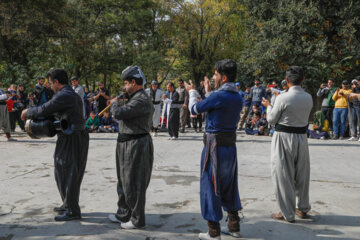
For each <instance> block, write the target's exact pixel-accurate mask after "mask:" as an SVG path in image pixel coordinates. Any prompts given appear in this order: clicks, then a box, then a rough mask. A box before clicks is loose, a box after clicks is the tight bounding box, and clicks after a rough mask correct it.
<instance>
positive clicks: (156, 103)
mask: <svg viewBox="0 0 360 240" xmlns="http://www.w3.org/2000/svg"><path fill="white" fill-rule="evenodd" d="M152 103H153V104H154V105H158V104H160V101H157V102H155V101H153V102H152Z"/></svg>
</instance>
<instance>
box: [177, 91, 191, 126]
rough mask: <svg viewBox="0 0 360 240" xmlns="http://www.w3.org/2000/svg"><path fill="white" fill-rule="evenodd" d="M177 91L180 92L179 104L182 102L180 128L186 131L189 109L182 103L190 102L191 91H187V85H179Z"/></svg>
mask: <svg viewBox="0 0 360 240" xmlns="http://www.w3.org/2000/svg"><path fill="white" fill-rule="evenodd" d="M176 92H177V93H178V94H179V102H178V104H181V106H180V107H179V109H180V128H181V131H182V132H184V131H185V125H186V121H187V118H188V112H189V110H188V109H185V108H184V107H183V106H182V105H184V104H185V105H188V104H189V93H188V92H187V91H186V89H185V87H178V88H177V89H176Z"/></svg>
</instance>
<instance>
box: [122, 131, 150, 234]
mask: <svg viewBox="0 0 360 240" xmlns="http://www.w3.org/2000/svg"><path fill="white" fill-rule="evenodd" d="M153 161H154V147H153V142H152V139H151V136H150V135H147V136H145V137H142V138H138V139H133V140H129V141H125V142H118V143H117V146H116V173H117V178H118V184H117V192H118V197H119V199H118V210H117V213H116V216H117V218H118V219H119V220H120V221H121V222H128V221H129V220H131V221H132V223H133V224H134V225H135V226H136V227H138V228H141V227H144V226H145V202H146V189H147V187H148V185H149V183H150V178H151V172H152V166H153Z"/></svg>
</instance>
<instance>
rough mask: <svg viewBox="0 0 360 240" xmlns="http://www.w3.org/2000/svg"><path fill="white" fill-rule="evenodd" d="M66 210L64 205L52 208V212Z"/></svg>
mask: <svg viewBox="0 0 360 240" xmlns="http://www.w3.org/2000/svg"><path fill="white" fill-rule="evenodd" d="M67 210H68V208H67V207H65V206H64V205H61V206H60V207H54V212H65V211H67Z"/></svg>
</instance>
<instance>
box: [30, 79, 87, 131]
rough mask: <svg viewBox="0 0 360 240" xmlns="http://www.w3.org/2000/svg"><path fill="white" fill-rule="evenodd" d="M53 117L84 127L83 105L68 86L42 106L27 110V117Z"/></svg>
mask: <svg viewBox="0 0 360 240" xmlns="http://www.w3.org/2000/svg"><path fill="white" fill-rule="evenodd" d="M52 115H55V116H56V117H58V118H67V120H68V123H69V124H72V125H75V126H83V125H84V117H83V103H82V100H81V98H80V96H79V95H78V94H77V93H75V91H74V90H73V89H72V87H70V86H69V85H65V86H64V87H63V88H62V89H61V90H60V91H59V92H57V93H56V94H55V95H54V96H53V98H52V99H51V100H50V101H48V102H46V103H45V104H43V105H42V106H38V107H32V108H29V110H28V112H27V117H28V118H31V119H38V118H41V117H49V116H52Z"/></svg>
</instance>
